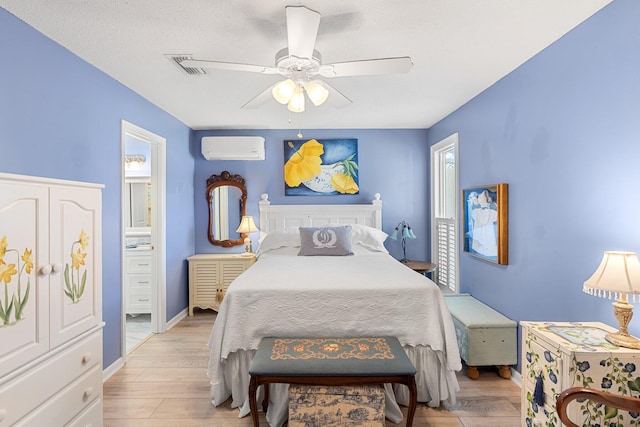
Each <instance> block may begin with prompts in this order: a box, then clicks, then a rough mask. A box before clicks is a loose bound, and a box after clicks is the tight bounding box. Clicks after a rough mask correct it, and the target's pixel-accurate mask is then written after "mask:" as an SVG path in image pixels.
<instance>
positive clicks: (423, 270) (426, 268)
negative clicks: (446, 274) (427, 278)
mask: <svg viewBox="0 0 640 427" xmlns="http://www.w3.org/2000/svg"><path fill="white" fill-rule="evenodd" d="M403 264H404V265H406V266H407V267H409V268H410V269H412V270H413V271H417V272H418V273H420V274H427V273H429V274H433V272H434V271H436V268H438V266H437V265H435V264H434V263H432V262H428V261H407V262H404V263H403Z"/></svg>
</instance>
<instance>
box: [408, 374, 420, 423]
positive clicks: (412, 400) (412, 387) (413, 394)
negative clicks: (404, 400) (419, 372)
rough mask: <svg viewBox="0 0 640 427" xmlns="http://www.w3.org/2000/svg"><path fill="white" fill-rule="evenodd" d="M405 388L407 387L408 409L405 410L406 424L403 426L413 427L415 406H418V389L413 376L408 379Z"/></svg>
mask: <svg viewBox="0 0 640 427" xmlns="http://www.w3.org/2000/svg"><path fill="white" fill-rule="evenodd" d="M407 387H409V408H408V410H407V422H406V424H405V425H406V426H407V427H411V426H412V425H413V416H414V415H415V413H416V406H418V388H417V387H416V379H415V377H414V376H413V375H412V376H411V378H409V382H408V384H407Z"/></svg>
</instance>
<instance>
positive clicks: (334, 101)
mask: <svg viewBox="0 0 640 427" xmlns="http://www.w3.org/2000/svg"><path fill="white" fill-rule="evenodd" d="M322 85H323V86H324V87H325V88H327V90H328V91H329V97H328V98H327V102H328V103H329V104H330V105H331V106H333V107H335V108H345V107H348V106H349V105H351V103H352V102H353V101H351V100H350V99H349V98H347V97H346V96H345V95H343V94H342V92H340V91H339V90H338V89H336V88H334V87H333V86H331V85H330V84H327V82H322Z"/></svg>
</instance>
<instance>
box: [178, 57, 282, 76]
mask: <svg viewBox="0 0 640 427" xmlns="http://www.w3.org/2000/svg"><path fill="white" fill-rule="evenodd" d="M180 65H181V66H183V67H193V68H215V69H217V70H227V71H247V72H250V73H262V74H278V69H277V68H274V67H265V66H264V65H252V64H240V63H237V62H220V61H206V60H200V59H186V60H184V61H182V62H180Z"/></svg>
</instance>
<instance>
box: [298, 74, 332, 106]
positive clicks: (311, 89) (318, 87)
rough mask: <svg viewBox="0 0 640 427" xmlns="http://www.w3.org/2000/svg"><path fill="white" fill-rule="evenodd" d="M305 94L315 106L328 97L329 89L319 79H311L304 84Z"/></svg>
mask: <svg viewBox="0 0 640 427" xmlns="http://www.w3.org/2000/svg"><path fill="white" fill-rule="evenodd" d="M304 89H305V90H306V91H307V96H308V97H309V99H310V100H311V102H312V103H313V105H315V106H316V107H318V106H320V105H322V104H323V103H324V101H326V100H327V98H328V97H329V91H328V90H327V88H326V87H324V85H323V84H322V82H321V81H320V80H311V81H310V82H309V83H307V84H306V85H305V86H304Z"/></svg>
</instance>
